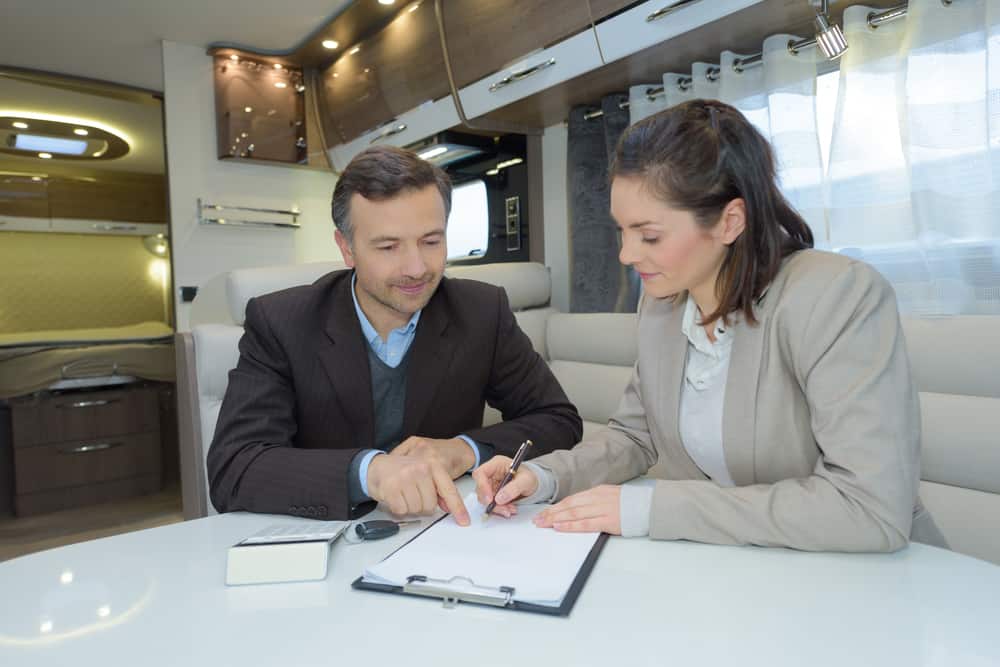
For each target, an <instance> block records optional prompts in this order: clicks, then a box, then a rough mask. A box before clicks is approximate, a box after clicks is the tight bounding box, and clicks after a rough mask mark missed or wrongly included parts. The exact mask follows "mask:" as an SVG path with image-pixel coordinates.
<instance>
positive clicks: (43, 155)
mask: <svg viewBox="0 0 1000 667" xmlns="http://www.w3.org/2000/svg"><path fill="white" fill-rule="evenodd" d="M38 157H40V158H42V159H43V160H51V159H52V153H39V154H38Z"/></svg>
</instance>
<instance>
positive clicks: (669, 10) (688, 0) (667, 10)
mask: <svg viewBox="0 0 1000 667" xmlns="http://www.w3.org/2000/svg"><path fill="white" fill-rule="evenodd" d="M696 2H698V0H680V2H673V3H671V4H669V5H667V6H666V7H663V8H661V9H657V10H656V11H655V12H653V13H652V14H650V15H649V16H647V17H646V22H647V23H652V22H653V21H659V20H660V19H662V18H664V17H666V16H670V15H671V14H673V13H674V12H676V11H677V10H678V9H682V8H684V7H686V6H688V5H692V4H694V3H696Z"/></svg>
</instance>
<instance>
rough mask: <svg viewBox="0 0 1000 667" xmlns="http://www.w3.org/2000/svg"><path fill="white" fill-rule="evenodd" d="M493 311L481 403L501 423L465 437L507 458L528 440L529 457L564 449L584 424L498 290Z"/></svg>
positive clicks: (570, 444)
mask: <svg viewBox="0 0 1000 667" xmlns="http://www.w3.org/2000/svg"><path fill="white" fill-rule="evenodd" d="M497 309H498V312H497V323H498V324H497V334H496V338H495V341H496V343H495V347H494V351H493V362H492V368H491V370H490V378H489V385H488V386H487V388H486V400H487V402H488V403H489V404H490V405H491V406H493V407H495V408H496V409H498V410H499V411H500V412H501V414H502V415H503V419H504V421H503V422H501V423H499V424H495V425H493V426H488V427H485V428H478V429H471V430H469V431H466V432H465V433H464V435H467V436H468V437H470V438H472V439H473V440H474V441H476V442H477V443H480V444H484V445H489V446H491V447H493V448H494V449H495V451H496V453H497V454H504V455H506V456H513V455H514V453H515V452H516V451H517V448H518V447H519V446H520V444H521V443H522V442H523V441H524V440H527V439H531V441H532V442H533V443H534V446H533V447H532V450H531V454H530V456H532V457H534V456H538V455H540V454H545V453H548V452H551V451H554V450H557V449H569V448H570V447H572V446H573V445H575V444H576V443H577V442H579V441H580V438H581V437H582V435H583V421H582V420H581V419H580V415H579V413H578V412H577V411H576V407H575V406H574V405H573V404H572V403H570V402H569V399H568V398H567V397H566V393H565V392H564V391H563V389H562V387H561V386H560V385H559V382H558V380H556V378H555V376H554V375H553V374H552V371H551V370H550V369H549V366H548V364H546V363H545V360H544V359H542V357H541V356H540V355H539V354H538V353H537V352H535V349H534V348H533V347H532V346H531V339H529V338H528V336H527V335H526V334H525V333H524V332H523V331H521V328H520V327H519V326H518V325H517V320H516V319H515V318H514V313H513V312H511V310H510V305H509V303H508V301H507V294H506V292H504V291H503V290H502V289H501V290H499V299H498V303H497Z"/></svg>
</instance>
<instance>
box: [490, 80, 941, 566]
mask: <svg viewBox="0 0 1000 667" xmlns="http://www.w3.org/2000/svg"><path fill="white" fill-rule="evenodd" d="M611 176H612V187H611V213H612V216H613V217H614V218H615V220H616V222H617V224H618V227H619V229H620V232H621V253H620V260H621V261H622V263H624V264H627V265H629V266H632V267H634V268H635V270H636V271H637V272H638V273H639V275H640V276H641V278H642V282H643V288H644V299H643V303H642V304H641V306H640V313H639V328H638V337H639V346H638V347H639V354H638V360H637V362H636V366H635V371H634V373H633V376H632V379H631V381H630V383H629V385H628V387H627V389H626V390H625V395H624V396H623V398H622V401H621V404H620V406H619V408H618V411H617V413H616V414H615V415H614V416H613V417H612V418H611V420H610V422H609V423H608V426H607V428H606V429H603V430H602V431H601V432H600V433H599V434H597V435H596V436H594V437H592V438H590V439H585V440H584V441H583V442H581V443H580V444H578V445H577V446H576V447H574V448H573V449H572V450H569V451H559V452H554V453H551V454H547V455H545V456H542V457H540V458H537V459H535V460H533V461H532V462H530V463H528V464H525V465H524V466H522V468H521V470H520V471H519V473H518V474H517V476H516V477H515V479H514V480H513V481H512V482H511V483H510V484H508V485H507V486H506V487H505V488H504V489H503V490H502V491H501V492H500V493H499V494H498V495H497V498H496V500H497V502H498V509H497V512H498V513H500V514H503V515H505V516H510V515H512V514H514V513H515V512H516V511H517V509H516V505H515V504H514V502H515V501H518V500H520V501H521V502H544V501H558V502H557V503H556V504H555V505H554V506H552V507H550V508H547V509H546V510H545V511H543V512H541V513H540V514H539V515H538V516H537V517H536V518H535V522H536V524H537V525H539V526H542V527H552V528H555V529H556V530H564V531H604V532H608V533H611V534H621V535H625V536H638V535H649V536H650V537H653V538H658V539H686V540H695V541H699V542H711V543H716V544H757V545H767V546H784V547H792V548H797V549H807V550H824V551H825V550H829V551H893V550H896V549H899V548H901V547H903V546H905V545H906V544H907V543H908V540H910V539H911V538H912V539H918V538H922V541H931V542H933V543H938V544H943V540H942V539H941V538H940V533H938V532H937V529H936V528H935V527H934V524H933V521H932V520H931V517H930V516H929V515H927V514H926V512H924V511H923V510H922V508H921V505H920V502H919V499H918V498H917V485H918V481H919V470H920V412H919V404H918V401H917V393H916V390H915V389H914V386H913V382H912V381H911V378H910V371H909V366H908V361H907V357H906V349H905V346H904V342H903V335H902V331H901V329H900V323H899V315H898V312H897V309H896V301H895V297H894V294H893V291H892V289H891V288H890V287H889V285H888V284H887V283H886V281H885V280H884V279H883V278H882V277H881V276H880V275H879V274H878V273H877V272H876V271H874V270H873V269H872V268H871V267H869V266H867V265H865V264H863V263H861V262H858V261H855V260H852V259H850V258H847V257H844V256H841V255H836V254H832V253H825V252H818V251H815V250H812V249H811V248H812V245H813V239H812V234H811V232H810V231H809V228H808V226H807V225H806V224H805V222H804V221H803V219H802V217H801V216H800V215H799V214H798V213H796V212H795V211H794V210H793V209H792V207H791V206H790V205H789V204H788V202H787V201H786V200H785V199H784V197H783V196H782V194H781V192H780V191H779V189H778V186H777V184H776V178H775V167H774V157H773V155H772V152H771V148H770V146H769V145H768V143H767V141H766V140H765V139H764V138H763V137H762V136H761V135H760V134H759V133H758V132H757V130H756V129H755V128H754V127H753V126H752V125H751V124H750V123H749V122H748V121H747V120H746V119H745V118H744V117H743V116H742V115H741V114H740V113H739V112H738V111H737V110H736V109H734V108H732V107H730V106H728V105H726V104H723V103H721V102H715V101H707V100H694V101H691V102H687V103H684V104H681V105H678V106H675V107H673V108H671V109H668V110H666V111H663V112H661V113H659V114H657V115H655V116H652V117H650V118H647V119H645V120H643V121H641V122H639V123H637V124H635V125H633V126H632V127H630V128H629V129H628V130H626V132H625V134H624V135H623V136H622V138H621V140H620V141H619V143H618V148H617V150H616V155H615V158H614V162H613V165H612V168H611ZM657 461H661V462H663V463H664V464H665V465H664V466H663V467H664V468H665V470H666V475H667V479H664V480H662V481H658V482H656V483H655V485H654V486H650V485H629V486H625V487H622V486H619V485H620V484H621V483H622V482H624V481H626V480H629V479H632V478H634V477H638V476H640V475H643V474H644V473H646V472H647V471H648V470H649V469H650V467H652V466H653V464H655V463H656V462H657ZM509 462H510V460H509V459H507V458H506V457H495V458H493V459H492V460H490V461H489V462H487V463H486V464H485V465H483V466H481V467H480V468H479V469H478V470H476V471H475V473H474V474H473V477H474V478H475V480H476V484H477V491H478V495H479V499H480V501H481V502H484V503H486V502H489V501H490V500H492V499H493V493H494V490H495V488H496V487H497V485H498V484H499V481H500V479H502V477H503V474H504V473H505V472H506V469H507V466H508V464H509Z"/></svg>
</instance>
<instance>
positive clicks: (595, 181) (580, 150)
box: [566, 94, 639, 313]
mask: <svg viewBox="0 0 1000 667" xmlns="http://www.w3.org/2000/svg"><path fill="white" fill-rule="evenodd" d="M628 99H629V96H628V95H625V94H613V95H607V96H605V97H604V98H603V99H602V100H601V107H600V109H601V111H602V115H601V116H600V117H598V118H592V119H588V118H587V115H588V114H590V113H591V112H593V111H594V108H593V107H576V108H574V109H573V110H572V111H571V112H570V117H569V129H568V156H567V165H566V166H567V169H568V183H567V185H568V192H569V218H570V227H569V235H570V238H569V249H570V311H572V312H574V313H597V312H634V311H635V309H636V307H637V306H638V303H639V278H638V275H637V274H636V273H635V272H634V271H632V270H631V269H629V268H627V267H624V266H622V264H621V263H620V262H619V261H618V233H617V229H616V227H615V223H614V221H613V220H612V218H611V210H610V207H611V189H610V186H609V183H608V166H609V163H610V160H611V157H612V156H613V155H614V149H615V146H616V144H617V143H618V138H619V137H621V134H622V132H623V131H624V130H625V128H626V127H627V126H628V124H629V112H628V111H626V110H625V109H626V108H627V107H625V105H624V104H623V103H624V102H625V101H627V100H628Z"/></svg>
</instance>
